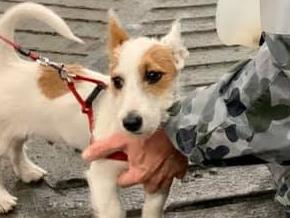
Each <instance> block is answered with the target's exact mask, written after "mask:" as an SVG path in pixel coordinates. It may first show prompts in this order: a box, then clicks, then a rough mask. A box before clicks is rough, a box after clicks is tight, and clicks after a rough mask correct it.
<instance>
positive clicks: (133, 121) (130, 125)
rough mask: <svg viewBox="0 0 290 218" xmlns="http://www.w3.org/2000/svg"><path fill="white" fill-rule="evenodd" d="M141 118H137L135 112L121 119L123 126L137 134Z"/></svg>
mask: <svg viewBox="0 0 290 218" xmlns="http://www.w3.org/2000/svg"><path fill="white" fill-rule="evenodd" d="M142 122H143V120H142V117H141V116H139V115H138V114H137V113H136V112H130V113H129V114H128V115H127V116H126V117H125V118H124V119H123V126H124V127H125V129H127V130H128V131H130V132H137V131H138V130H140V128H141V126H142Z"/></svg>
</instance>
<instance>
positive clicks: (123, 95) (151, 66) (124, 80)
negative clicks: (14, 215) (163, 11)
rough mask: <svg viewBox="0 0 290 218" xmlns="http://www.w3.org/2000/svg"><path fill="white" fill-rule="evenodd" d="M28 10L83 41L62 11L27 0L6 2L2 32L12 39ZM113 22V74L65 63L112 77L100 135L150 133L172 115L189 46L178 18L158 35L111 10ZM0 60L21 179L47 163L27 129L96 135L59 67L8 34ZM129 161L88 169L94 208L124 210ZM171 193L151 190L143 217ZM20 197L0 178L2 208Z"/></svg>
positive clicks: (100, 112) (36, 175) (2, 120)
mask: <svg viewBox="0 0 290 218" xmlns="http://www.w3.org/2000/svg"><path fill="white" fill-rule="evenodd" d="M26 18H35V19H38V20H40V21H42V22H44V23H46V24H48V25H50V26H51V27H52V28H54V29H55V30H56V32H58V33H59V34H61V35H62V36H64V37H66V38H68V39H70V40H73V41H75V42H78V43H81V42H82V40H81V39H79V38H78V37H76V36H75V35H74V34H73V33H72V31H71V30H70V29H69V27H68V26H67V25H66V24H65V22H64V21H63V20H62V19H61V18H60V17H58V16H57V15H56V14H55V13H53V12H52V11H51V10H50V9H48V8H46V7H44V6H41V5H38V4H35V3H22V4H19V5H17V6H15V7H13V8H11V9H10V10H8V11H7V12H6V13H5V14H4V15H3V16H2V17H1V19H0V34H1V35H2V36H5V37H7V38H9V39H13V35H14V30H15V27H16V25H17V24H18V22H19V21H20V20H23V19H26ZM108 25H109V40H108V48H109V49H108V50H109V60H110V74H109V75H103V74H101V73H96V72H94V71H91V70H89V69H87V68H85V67H83V66H78V65H65V66H66V68H67V69H68V71H70V72H72V73H74V74H77V75H86V76H88V77H91V78H94V79H97V80H101V81H103V82H104V83H106V84H107V85H108V88H107V90H106V91H104V92H102V93H101V95H100V96H99V97H98V99H97V101H94V102H93V109H94V111H95V123H96V128H95V129H94V135H95V137H96V138H97V137H104V136H106V135H109V134H111V133H113V132H115V131H117V130H123V131H127V132H129V133H130V134H135V135H137V136H142V135H149V134H152V133H153V132H155V131H156V130H157V129H158V128H159V126H160V125H161V124H162V123H163V122H165V121H166V120H167V119H168V117H169V115H168V108H170V107H171V106H172V104H173V103H174V102H175V100H176V91H177V85H176V83H177V78H178V73H179V71H180V70H181V69H182V68H183V66H184V60H185V58H186V56H187V54H188V52H187V50H186V48H185V47H184V45H183V43H182V40H181V34H180V24H179V22H175V23H174V24H173V26H172V28H171V30H170V32H169V33H168V34H167V35H166V36H165V37H163V38H161V39H160V40H159V39H154V38H147V37H138V38H129V35H128V34H127V32H126V31H125V30H124V29H123V28H122V26H121V24H120V22H119V21H118V18H117V17H116V16H115V15H114V13H112V12H111V13H110V16H109V24H108ZM0 60H1V65H0V72H1V83H2V85H1V86H0V102H1V109H0V127H1V133H0V143H1V144H0V155H1V156H4V155H7V156H9V157H10V160H11V163H12V166H13V169H14V171H15V174H16V175H17V176H19V178H20V179H21V180H22V181H23V182H26V183H30V182H33V181H38V180H40V179H41V178H43V176H44V175H45V174H46V171H45V170H43V169H41V168H40V167H38V166H37V165H35V164H34V163H32V161H31V160H29V158H28V157H27V155H26V153H25V141H26V139H27V137H29V136H31V135H38V136H41V137H43V138H45V139H47V140H50V141H64V142H66V143H67V144H69V145H72V146H78V147H79V148H81V149H83V148H84V147H85V146H86V145H87V144H88V142H89V138H90V134H89V128H88V125H87V120H86V118H85V116H84V115H82V114H81V113H80V108H79V107H80V106H79V104H78V102H77V101H76V100H75V99H74V97H73V96H72V94H71V93H70V91H69V89H68V88H67V87H66V84H65V83H64V82H63V81H62V80H61V79H60V78H59V77H58V75H57V73H56V72H54V71H55V70H54V69H52V68H51V67H49V66H43V65H40V64H39V63H37V62H30V61H26V60H23V59H21V58H19V56H18V55H17V54H16V52H15V51H14V50H13V49H12V48H11V47H9V46H7V44H5V43H2V42H1V43H0ZM76 88H77V90H78V91H79V92H80V93H81V94H82V95H87V94H89V93H90V92H91V91H92V90H93V88H94V85H92V84H90V83H82V82H79V83H77V84H76ZM127 167H128V164H127V162H125V161H117V160H111V159H104V160H98V161H94V162H93V163H92V164H91V166H90V169H89V170H88V172H87V177H88V181H89V187H90V191H91V199H92V206H93V209H94V213H95V215H96V216H98V217H100V218H121V217H125V211H124V210H123V209H122V206H121V203H120V201H119V196H118V187H117V185H116V180H117V176H118V175H119V173H120V172H121V171H123V170H125V169H127ZM167 195H168V193H162V192H157V193H156V194H149V193H146V200H145V205H144V208H143V217H144V218H149V217H150V218H159V217H162V210H163V206H164V203H165V200H166V198H167ZM16 201H17V198H16V197H14V196H12V195H11V194H10V193H8V191H7V190H6V189H5V187H4V186H3V185H0V212H1V213H6V212H8V211H10V210H12V209H13V207H14V206H15V205H16Z"/></svg>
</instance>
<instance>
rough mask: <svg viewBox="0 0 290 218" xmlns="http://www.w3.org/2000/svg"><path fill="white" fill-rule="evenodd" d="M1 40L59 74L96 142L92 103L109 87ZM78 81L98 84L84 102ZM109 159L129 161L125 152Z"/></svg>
mask: <svg viewBox="0 0 290 218" xmlns="http://www.w3.org/2000/svg"><path fill="white" fill-rule="evenodd" d="M0 39H1V40H2V41H4V42H5V43H6V44H8V45H10V46H11V47H12V48H14V49H15V50H16V51H17V52H18V53H19V54H21V55H23V56H26V57H28V58H30V59H31V60H33V61H36V62H38V63H39V64H41V65H44V66H50V67H52V68H54V69H55V70H56V71H57V72H58V74H59V76H60V78H61V79H62V80H64V81H65V82H66V84H67V86H68V88H69V90H70V91H71V93H72V94H73V96H74V97H75V99H76V100H77V102H78V103H79V104H80V106H81V110H82V112H83V113H84V114H86V116H87V119H88V123H89V131H90V143H92V142H93V141H94V135H93V130H94V128H95V120H94V110H93V107H92V103H93V101H94V99H96V97H97V96H98V95H99V94H100V92H101V91H102V90H103V89H106V88H107V85H106V84H105V83H104V82H103V81H100V80H96V79H93V78H89V77H85V76H81V75H76V74H72V73H69V72H68V71H67V70H66V69H65V66H64V65H63V64H59V63H56V62H52V61H50V60H49V59H48V58H46V57H42V56H41V55H39V54H38V53H36V52H33V51H31V50H28V49H25V48H22V47H21V46H20V45H19V44H17V43H15V42H12V41H10V40H9V39H7V38H6V37H4V36H1V35H0ZM77 80H78V81H86V82H91V83H94V84H96V87H95V88H94V90H93V91H92V92H91V93H90V94H89V96H88V97H87V98H86V100H84V99H83V98H82V97H81V95H80V94H79V93H78V91H77V89H76V87H75V83H74V81H77ZM107 158H108V159H113V160H119V161H127V160H128V156H127V154H125V153H124V152H115V153H113V154H111V155H109V156H108V157H107Z"/></svg>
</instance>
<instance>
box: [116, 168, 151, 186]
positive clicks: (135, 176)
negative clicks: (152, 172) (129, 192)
mask: <svg viewBox="0 0 290 218" xmlns="http://www.w3.org/2000/svg"><path fill="white" fill-rule="evenodd" d="M144 178H145V174H144V172H141V171H140V170H136V169H129V170H128V171H125V172H123V173H121V175H120V176H119V177H118V181H117V183H118V185H119V186H122V187H128V186H132V185H136V184H138V183H143V182H144Z"/></svg>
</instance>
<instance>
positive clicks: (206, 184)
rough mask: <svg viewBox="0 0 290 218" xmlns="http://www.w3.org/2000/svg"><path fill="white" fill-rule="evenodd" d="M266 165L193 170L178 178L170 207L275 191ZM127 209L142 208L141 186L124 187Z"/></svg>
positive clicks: (171, 193)
mask: <svg viewBox="0 0 290 218" xmlns="http://www.w3.org/2000/svg"><path fill="white" fill-rule="evenodd" d="M274 189H275V187H274V185H273V183H272V181H271V175H270V172H269V171H268V169H267V167H266V166H263V165H252V166H239V167H227V168H214V169H211V170H198V171H194V172H192V171H190V172H188V174H187V176H186V177H185V178H184V179H183V180H182V181H175V182H174V185H173V187H172V189H171V192H170V195H169V198H168V200H167V204H166V205H167V206H166V207H167V208H169V209H170V210H173V209H176V208H180V207H184V206H187V205H191V206H192V205H195V204H200V203H201V202H205V201H212V200H217V201H218V200H219V199H225V198H237V199H238V198H240V197H242V196H243V197H245V196H250V195H253V194H258V193H265V192H274ZM121 193H122V196H123V198H122V199H123V202H124V204H125V205H126V208H127V210H138V209H140V206H141V203H142V202H143V192H142V189H141V188H140V186H138V187H135V188H130V189H125V190H122V191H121Z"/></svg>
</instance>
